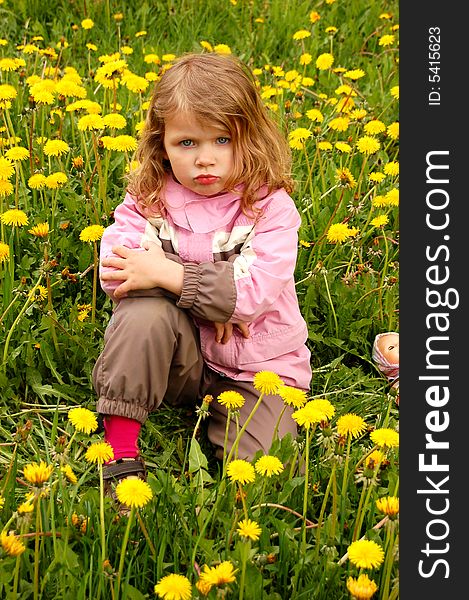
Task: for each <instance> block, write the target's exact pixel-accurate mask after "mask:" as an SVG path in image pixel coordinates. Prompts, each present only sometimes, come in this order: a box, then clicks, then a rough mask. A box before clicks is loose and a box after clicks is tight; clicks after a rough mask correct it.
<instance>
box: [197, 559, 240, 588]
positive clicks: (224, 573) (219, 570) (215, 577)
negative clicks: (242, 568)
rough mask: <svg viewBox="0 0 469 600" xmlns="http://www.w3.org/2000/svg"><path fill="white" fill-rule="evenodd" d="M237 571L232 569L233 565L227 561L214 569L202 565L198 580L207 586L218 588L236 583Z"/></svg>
mask: <svg viewBox="0 0 469 600" xmlns="http://www.w3.org/2000/svg"><path fill="white" fill-rule="evenodd" d="M237 571H238V569H235V568H234V566H233V563H231V562H230V561H229V560H224V561H223V562H221V563H220V564H219V565H217V566H216V567H209V566H208V565H204V566H203V568H202V573H201V574H200V579H199V580H201V581H203V582H204V583H206V584H207V585H210V586H217V587H218V586H222V585H225V584H226V583H233V581H236V572H237Z"/></svg>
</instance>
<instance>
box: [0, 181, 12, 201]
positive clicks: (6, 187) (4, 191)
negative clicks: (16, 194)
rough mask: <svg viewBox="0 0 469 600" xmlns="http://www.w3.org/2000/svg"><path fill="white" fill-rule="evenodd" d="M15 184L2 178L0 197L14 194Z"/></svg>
mask: <svg viewBox="0 0 469 600" xmlns="http://www.w3.org/2000/svg"><path fill="white" fill-rule="evenodd" d="M13 190H14V188H13V184H12V183H11V181H8V180H7V179H0V198H6V196H10V195H11V194H13Z"/></svg>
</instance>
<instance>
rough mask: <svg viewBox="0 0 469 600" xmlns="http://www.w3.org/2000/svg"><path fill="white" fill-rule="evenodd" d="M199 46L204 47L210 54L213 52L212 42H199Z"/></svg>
mask: <svg viewBox="0 0 469 600" xmlns="http://www.w3.org/2000/svg"><path fill="white" fill-rule="evenodd" d="M199 44H200V45H201V46H202V48H203V49H204V50H208V52H213V46H212V44H211V43H210V42H207V41H205V40H202V41H201V42H199Z"/></svg>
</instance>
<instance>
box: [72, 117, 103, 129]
mask: <svg viewBox="0 0 469 600" xmlns="http://www.w3.org/2000/svg"><path fill="white" fill-rule="evenodd" d="M77 127H78V129H79V130H80V131H95V130H97V129H104V121H103V117H102V116H101V115H98V114H89V115H84V116H83V117H80V119H78V124H77Z"/></svg>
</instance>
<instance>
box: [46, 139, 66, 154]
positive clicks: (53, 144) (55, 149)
mask: <svg viewBox="0 0 469 600" xmlns="http://www.w3.org/2000/svg"><path fill="white" fill-rule="evenodd" d="M69 151H70V146H69V145H68V144H67V142H64V141H63V140H48V141H47V142H46V143H45V144H44V154H45V155H46V156H62V154H66V153H67V152H69Z"/></svg>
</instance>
